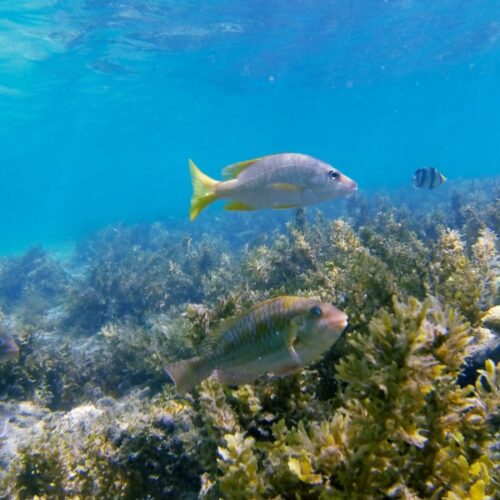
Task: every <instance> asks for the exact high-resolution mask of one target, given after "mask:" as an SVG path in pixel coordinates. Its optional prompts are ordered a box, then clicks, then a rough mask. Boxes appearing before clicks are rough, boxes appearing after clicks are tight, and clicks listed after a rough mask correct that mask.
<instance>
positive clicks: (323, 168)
mask: <svg viewBox="0 0 500 500" xmlns="http://www.w3.org/2000/svg"><path fill="white" fill-rule="evenodd" d="M189 169H190V171H191V179H192V181H193V197H192V198H191V210H190V216H191V220H194V219H195V218H196V217H197V216H198V214H199V213H200V212H201V211H202V210H203V209H204V208H205V207H206V206H207V205H209V204H210V203H212V202H214V201H216V200H228V201H229V203H227V204H226V205H225V207H224V208H225V209H226V210H259V209H262V208H270V209H283V208H295V207H304V206H306V205H313V204H315V203H319V202H321V201H326V200H331V199H334V198H339V197H341V196H345V195H347V194H349V193H351V192H352V191H355V190H356V189H357V185H356V183H355V182H354V181H353V180H351V179H349V177H347V176H345V175H344V174H342V173H341V172H339V171H338V170H337V169H336V168H334V167H332V166H331V165H329V164H328V163H325V162H324V161H321V160H318V159H316V158H313V157H312V156H308V155H304V154H299V153H283V154H276V155H270V156H263V157H262V158H257V159H255V160H248V161H244V162H241V163H235V164H234V165H229V166H228V167H226V168H225V169H224V170H223V171H222V175H223V177H224V178H225V179H227V180H225V181H216V180H214V179H211V178H210V177H208V176H207V175H205V174H204V173H203V172H201V170H200V169H198V167H197V166H196V165H195V164H194V163H193V162H192V161H191V160H189Z"/></svg>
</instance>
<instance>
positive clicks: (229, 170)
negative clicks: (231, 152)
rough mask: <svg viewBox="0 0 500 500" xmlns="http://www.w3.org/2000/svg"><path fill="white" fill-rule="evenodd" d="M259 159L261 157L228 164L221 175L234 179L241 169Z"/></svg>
mask: <svg viewBox="0 0 500 500" xmlns="http://www.w3.org/2000/svg"><path fill="white" fill-rule="evenodd" d="M259 160H262V157H261V158H255V159H253V160H246V161H240V162H239V163H233V164H232V165H229V166H227V167H226V168H224V169H223V170H222V176H223V177H224V179H236V177H238V175H240V174H241V172H243V170H245V169H247V168H248V167H249V166H250V165H253V164H254V163H255V162H257V161H259Z"/></svg>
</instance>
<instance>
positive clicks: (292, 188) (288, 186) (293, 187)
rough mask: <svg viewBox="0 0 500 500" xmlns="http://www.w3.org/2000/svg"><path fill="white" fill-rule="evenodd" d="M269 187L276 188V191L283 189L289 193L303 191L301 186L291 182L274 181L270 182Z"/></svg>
mask: <svg viewBox="0 0 500 500" xmlns="http://www.w3.org/2000/svg"><path fill="white" fill-rule="evenodd" d="M271 187H272V188H273V189H276V191H285V192H289V193H302V192H303V191H304V188H303V187H301V186H298V185H297V184H292V183H291V182H276V183H274V184H271Z"/></svg>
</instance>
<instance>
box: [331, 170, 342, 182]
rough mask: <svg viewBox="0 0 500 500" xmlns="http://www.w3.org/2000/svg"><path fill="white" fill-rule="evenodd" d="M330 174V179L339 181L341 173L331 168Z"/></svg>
mask: <svg viewBox="0 0 500 500" xmlns="http://www.w3.org/2000/svg"><path fill="white" fill-rule="evenodd" d="M328 176H329V177H330V179H333V180H334V181H337V180H338V179H339V177H340V174H339V173H338V172H337V171H335V170H330V171H329V172H328Z"/></svg>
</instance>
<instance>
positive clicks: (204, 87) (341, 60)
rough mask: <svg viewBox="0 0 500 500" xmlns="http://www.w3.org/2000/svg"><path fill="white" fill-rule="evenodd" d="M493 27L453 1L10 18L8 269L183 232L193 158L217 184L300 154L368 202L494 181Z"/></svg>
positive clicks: (178, 7) (5, 36) (18, 6)
mask: <svg viewBox="0 0 500 500" xmlns="http://www.w3.org/2000/svg"><path fill="white" fill-rule="evenodd" d="M498 13H499V11H498V4H497V3H496V2H494V1H472V2H471V1H457V0H453V1H440V2H431V1H420V2H415V1H411V0H403V1H368V0H364V1H351V0H349V1H348V0H344V1H340V0H335V1H332V2H319V1H317V2H314V1H297V0H294V1H281V0H279V1H211V2H197V1H189V2H187V1H183V2H180V1H160V0H156V1H154V0H150V1H140V0H136V1H133V0H128V1H104V0H103V1H91V0H87V1H84V0H71V1H70V0H67V1H57V0H32V1H29V0H25V1H21V0H16V1H14V0H4V1H3V2H1V5H0V110H1V112H0V130H1V133H0V165H1V173H2V178H1V183H0V227H1V228H2V232H1V236H0V251H2V252H12V251H19V250H23V249H25V248H26V247H29V246H31V245H35V244H42V245H45V246H60V245H65V244H67V243H69V242H72V241H74V240H77V239H79V238H80V237H81V236H83V235H86V234H88V233H89V232H91V231H93V230H95V229H98V228H102V227H105V226H107V225H109V224H112V223H116V222H136V221H154V220H164V219H166V218H168V217H175V218H176V219H183V220H186V221H187V217H188V207H189V198H190V194H191V186H190V181H189V174H188V170H187V159H188V158H190V157H191V158H193V159H194V160H195V162H196V163H197V164H198V165H199V166H200V168H202V169H203V170H204V171H206V172H207V173H208V174H210V175H212V176H214V177H217V176H218V175H219V171H220V169H221V168H222V167H223V166H225V165H227V164H229V163H233V162H235V161H240V160H244V159H248V158H252V157H256V156H260V155H263V154H269V153H275V152H283V151H297V152H304V153H308V154H311V155H314V156H317V157H320V158H322V159H324V160H326V161H328V162H329V163H331V164H333V165H335V166H337V167H338V168H339V169H341V170H342V171H343V172H345V173H346V174H347V175H349V176H350V177H352V178H354V179H355V180H356V181H358V183H359V186H360V190H361V191H370V190H374V189H377V188H379V187H399V186H407V185H410V183H411V176H412V174H413V171H414V170H415V169H416V168H420V167H422V166H426V165H432V166H436V167H438V168H439V169H441V170H442V171H443V172H444V173H445V175H447V177H448V178H449V179H450V182H453V180H454V179H456V178H472V177H487V176H494V175H496V174H498V172H499V165H500V149H499V148H498V144H499V140H500V121H499V120H498V110H499V109H500V94H499V92H498V89H499V88H500V65H499V64H498V61H499V60H500V22H499V17H498ZM208 210H209V211H207V212H206V213H204V214H203V216H204V217H208V218H209V217H212V216H213V214H214V213H217V212H218V211H219V210H220V207H211V208H209V209H208ZM225 216H226V217H232V216H233V214H227V215H225Z"/></svg>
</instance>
